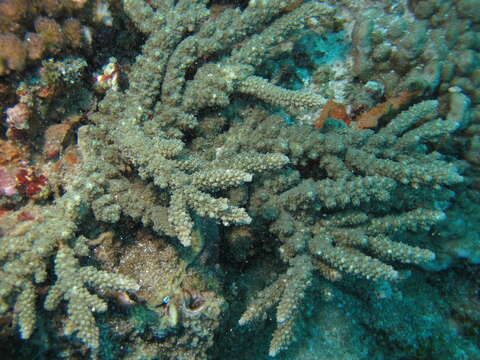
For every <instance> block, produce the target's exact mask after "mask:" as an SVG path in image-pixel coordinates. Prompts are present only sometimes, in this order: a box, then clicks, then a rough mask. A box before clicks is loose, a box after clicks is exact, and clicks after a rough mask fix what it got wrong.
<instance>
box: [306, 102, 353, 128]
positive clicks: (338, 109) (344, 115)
mask: <svg viewBox="0 0 480 360" xmlns="http://www.w3.org/2000/svg"><path fill="white" fill-rule="evenodd" d="M328 118H334V119H337V120H340V121H343V122H344V123H345V124H347V125H350V115H348V112H347V109H346V107H345V105H343V104H340V103H337V102H335V101H334V100H328V101H327V103H326V104H325V105H324V106H323V108H322V112H321V113H320V116H319V117H318V119H317V121H315V129H317V130H320V129H321V128H323V125H324V123H325V120H327V119H328Z"/></svg>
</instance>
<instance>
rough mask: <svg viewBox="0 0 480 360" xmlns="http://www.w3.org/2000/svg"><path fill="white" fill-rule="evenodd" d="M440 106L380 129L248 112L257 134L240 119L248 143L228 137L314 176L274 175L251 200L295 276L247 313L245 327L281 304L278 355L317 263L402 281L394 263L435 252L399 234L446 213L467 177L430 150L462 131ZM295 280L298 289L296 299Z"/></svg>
mask: <svg viewBox="0 0 480 360" xmlns="http://www.w3.org/2000/svg"><path fill="white" fill-rule="evenodd" d="M437 107H438V103H437V102H436V101H433V100H427V101H423V102H421V103H419V104H417V105H414V106H412V107H411V108H409V109H408V110H406V111H404V112H402V113H401V114H400V115H398V116H397V117H396V118H394V119H392V120H391V122H390V123H389V124H388V125H386V126H385V127H383V128H382V129H380V130H379V131H378V132H373V131H370V130H356V129H354V128H348V127H346V126H345V125H343V124H341V123H337V126H333V127H330V128H329V129H328V127H327V128H324V130H325V131H324V133H314V132H312V131H311V130H310V129H308V128H307V127H304V126H301V125H293V126H286V125H283V124H282V122H283V120H282V119H279V118H276V117H275V116H270V117H269V118H267V119H264V120H263V121H262V122H259V119H258V118H259V117H261V114H258V113H256V114H255V113H254V114H251V113H250V114H249V115H250V116H252V115H254V116H252V117H253V118H255V120H254V121H252V120H247V121H246V122H247V124H248V123H249V125H250V126H251V130H250V133H249V132H248V131H247V130H246V125H245V124H243V125H242V127H243V136H242V139H243V141H244V143H242V141H240V143H239V142H237V141H235V142H230V141H229V136H228V135H226V136H225V144H226V145H225V146H226V147H233V148H236V151H240V149H241V148H243V147H244V146H245V147H255V146H256V147H257V149H261V150H262V151H266V150H270V151H271V150H273V149H276V150H281V149H283V152H284V153H285V154H286V155H288V156H289V157H290V158H291V159H292V161H293V162H294V163H297V164H298V166H299V168H304V169H305V170H304V171H308V173H309V178H306V179H301V178H300V176H299V174H298V172H292V173H291V174H290V175H289V176H287V177H284V178H281V177H275V178H273V179H270V180H266V181H265V182H264V184H263V186H262V187H259V188H258V189H257V190H256V191H255V194H254V195H253V197H252V199H251V200H250V203H251V206H250V211H251V212H252V213H255V214H256V215H257V219H258V218H262V219H263V222H264V223H265V225H266V226H268V227H269V230H270V232H271V233H273V234H274V235H275V236H277V237H278V239H279V240H280V241H281V242H282V246H281V247H280V255H281V257H282V258H283V259H284V261H286V262H288V263H289V264H290V268H289V270H288V272H287V274H286V275H282V276H280V278H279V280H277V281H276V282H275V283H274V284H273V285H271V286H270V287H268V288H267V289H265V290H263V291H262V292H261V293H260V294H259V295H258V298H257V299H256V300H254V301H253V302H252V303H251V305H249V307H248V308H247V310H246V312H245V313H244V315H243V316H242V318H241V319H240V324H245V323H247V322H249V321H251V320H253V319H254V318H258V317H262V316H264V315H263V314H262V313H263V312H264V311H266V310H268V308H269V307H271V306H273V305H275V304H276V303H277V302H278V303H279V305H278V307H277V323H278V328H277V330H276V332H275V334H274V337H273V339H272V343H271V347H270V355H276V354H277V353H278V352H279V351H280V350H282V349H284V348H285V347H286V346H288V344H289V343H290V342H291V340H292V338H293V335H292V326H293V324H294V322H293V321H292V318H293V317H294V316H295V314H297V313H298V304H299V302H300V301H301V298H302V297H303V294H304V291H305V289H306V287H307V285H306V284H307V283H308V279H309V278H310V276H311V272H312V267H315V268H316V269H317V270H318V271H319V273H320V274H321V275H322V276H324V277H325V278H327V279H329V280H332V281H336V280H338V279H340V278H341V277H342V274H344V273H346V274H352V275H356V276H361V277H364V278H367V279H371V280H374V281H377V280H390V281H391V280H397V279H399V277H400V275H399V272H398V271H397V270H395V268H394V267H393V266H392V265H394V263H395V262H401V263H412V264H422V263H426V262H428V261H430V260H432V259H433V258H434V256H435V255H434V253H433V252H431V251H430V250H428V249H423V248H420V247H417V246H415V245H413V244H408V242H404V241H402V242H400V240H401V239H403V238H404V237H405V234H408V233H409V232H420V231H426V230H428V229H430V228H431V226H432V225H434V224H436V223H438V222H439V221H440V220H442V219H444V218H445V213H444V212H443V210H444V209H445V206H446V204H447V202H448V200H449V199H451V197H452V196H453V193H452V191H450V190H448V186H451V185H454V184H457V183H459V182H461V181H462V180H463V177H462V176H461V175H459V174H458V171H457V168H456V167H455V165H454V164H453V163H449V162H447V161H445V159H444V158H443V157H442V155H440V154H439V153H436V152H434V151H431V150H430V149H429V147H428V144H429V143H431V142H432V141H435V139H438V138H439V137H442V136H447V135H449V134H450V133H452V132H453V131H455V130H456V129H457V128H458V127H459V124H458V123H457V122H456V121H452V120H442V119H437V118H436V116H437V115H436V114H437V112H436V111H437ZM272 129H276V133H275V134H271V132H272ZM265 132H269V135H268V137H267V136H266V134H265ZM231 133H232V134H234V133H235V130H234V129H232V130H231ZM260 138H261V139H264V140H265V139H268V138H270V139H275V141H272V142H268V141H267V142H265V141H263V142H260V141H259V139H260ZM300 141H301V144H302V145H301V146H300V144H299V142H300ZM255 144H256V145H255ZM297 150H298V151H300V152H297ZM442 204H443V205H442ZM299 259H303V260H302V263H303V264H304V265H302V267H299V265H298V263H299V261H300V260H299ZM306 264H308V265H306ZM391 264H392V265H391ZM299 269H302V270H301V271H300V270H299ZM290 286H293V287H295V289H296V291H295V296H296V300H294V301H292V300H291V298H292V291H290V290H289V288H290ZM262 299H263V300H262ZM265 299H268V300H265ZM285 304H290V305H289V306H286V305H285ZM286 313H291V314H290V315H285V314H286ZM286 319H288V321H286Z"/></svg>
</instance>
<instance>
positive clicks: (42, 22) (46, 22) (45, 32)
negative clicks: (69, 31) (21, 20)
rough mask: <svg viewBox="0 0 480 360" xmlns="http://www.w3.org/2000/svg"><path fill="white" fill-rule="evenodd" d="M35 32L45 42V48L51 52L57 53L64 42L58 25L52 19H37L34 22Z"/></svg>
mask: <svg viewBox="0 0 480 360" xmlns="http://www.w3.org/2000/svg"><path fill="white" fill-rule="evenodd" d="M35 30H36V31H37V33H38V34H39V35H40V36H41V37H42V38H43V40H44V41H45V46H46V47H47V49H48V50H50V51H52V52H58V50H59V49H60V48H61V47H62V45H63V44H64V42H65V36H64V34H63V31H62V28H61V27H60V25H59V24H58V23H57V22H56V21H55V20H53V19H49V18H47V17H39V18H37V19H36V20H35Z"/></svg>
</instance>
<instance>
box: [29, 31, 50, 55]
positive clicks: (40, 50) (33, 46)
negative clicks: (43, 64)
mask: <svg viewBox="0 0 480 360" xmlns="http://www.w3.org/2000/svg"><path fill="white" fill-rule="evenodd" d="M25 45H26V46H27V49H28V58H29V59H30V60H40V59H41V58H42V57H43V54H44V53H45V40H43V38H42V37H41V36H40V35H38V34H36V33H27V34H26V35H25Z"/></svg>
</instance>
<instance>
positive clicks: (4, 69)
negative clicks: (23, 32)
mask: <svg viewBox="0 0 480 360" xmlns="http://www.w3.org/2000/svg"><path fill="white" fill-rule="evenodd" d="M26 57H27V48H26V46H25V45H24V43H23V41H22V40H20V39H19V38H18V37H17V36H15V35H12V34H3V35H0V76H2V75H6V74H8V73H9V72H10V70H17V71H18V70H23V69H24V68H25V60H26Z"/></svg>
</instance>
